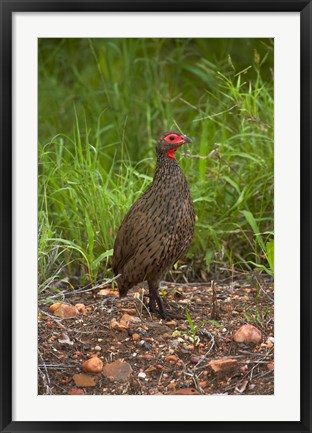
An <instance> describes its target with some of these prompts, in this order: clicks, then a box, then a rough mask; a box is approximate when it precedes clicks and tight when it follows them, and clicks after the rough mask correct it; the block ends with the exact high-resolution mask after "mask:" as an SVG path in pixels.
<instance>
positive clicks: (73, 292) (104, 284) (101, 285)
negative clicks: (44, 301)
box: [49, 274, 121, 299]
mask: <svg viewBox="0 0 312 433" xmlns="http://www.w3.org/2000/svg"><path fill="white" fill-rule="evenodd" d="M120 276H121V274H118V275H116V276H115V277H113V278H111V279H110V280H107V281H105V282H104V283H101V284H97V285H96V286H93V287H90V288H89V289H80V290H70V291H65V292H61V293H57V294H56V295H53V296H49V299H53V298H58V297H59V296H64V295H77V294H79V293H84V292H91V291H92V290H97V289H101V288H102V287H105V286H107V285H108V284H110V283H112V282H113V281H115V280H117V278H119V277H120Z"/></svg>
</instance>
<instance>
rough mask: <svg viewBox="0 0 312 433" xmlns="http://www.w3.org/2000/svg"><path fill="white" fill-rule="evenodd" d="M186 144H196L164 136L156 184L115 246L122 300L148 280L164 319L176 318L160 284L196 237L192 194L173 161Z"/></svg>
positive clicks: (159, 146) (152, 304) (124, 224)
mask: <svg viewBox="0 0 312 433" xmlns="http://www.w3.org/2000/svg"><path fill="white" fill-rule="evenodd" d="M173 137H174V138H173ZM186 142H191V140H190V139H189V138H188V137H185V136H184V135H182V134H180V133H179V132H178V131H167V132H165V133H164V134H162V136H161V137H160V139H159V140H158V142H157V144H156V155H157V167H156V172H155V175H154V179H153V182H152V184H151V186H150V187H149V188H148V190H147V191H146V192H145V193H144V194H143V195H142V196H141V197H140V198H139V199H138V200H137V201H136V202H135V203H134V204H133V206H132V207H131V208H130V210H129V212H128V213H127V215H126V216H125V218H124V220H123V222H122V224H121V226H120V228H119V231H118V233H117V237H116V241H115V245H114V255H113V271H114V273H115V274H121V277H120V278H119V279H118V281H117V284H118V288H119V294H120V296H125V295H126V294H127V292H128V290H129V289H131V287H133V286H134V285H136V284H138V283H140V282H143V281H147V282H148V287H149V297H150V304H149V307H150V310H151V311H153V312H159V313H160V314H161V315H162V316H163V317H167V316H171V314H170V312H168V311H167V310H166V309H165V308H164V306H163V304H162V301H161V299H160V297H159V294H158V287H159V282H160V279H161V278H162V277H163V276H164V274H165V273H166V272H167V271H168V270H169V269H170V268H171V266H172V265H173V264H174V263H175V262H176V261H177V260H178V259H179V258H180V257H181V256H182V255H183V254H184V253H185V252H186V250H187V249H188V247H189V245H190V243H191V241H192V237H193V233H194V224H195V213H194V207H193V202H192V198H191V194H190V191H189V188H188V184H187V181H186V178H185V176H184V174H183V171H182V170H181V168H180V166H179V164H178V162H177V160H176V159H175V158H174V152H175V151H176V150H177V148H178V147H180V146H181V145H182V144H184V143H186ZM156 305H157V306H158V308H159V310H157V308H156Z"/></svg>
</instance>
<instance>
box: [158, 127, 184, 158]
mask: <svg viewBox="0 0 312 433" xmlns="http://www.w3.org/2000/svg"><path fill="white" fill-rule="evenodd" d="M184 143H192V140H191V139H190V138H188V137H187V136H186V135H183V134H181V132H179V131H166V132H164V133H163V134H161V136H160V137H159V140H158V141H157V144H156V151H157V153H158V154H166V155H167V157H168V158H169V159H174V158H175V156H174V153H175V151H176V150H177V149H178V147H180V146H182V144H184Z"/></svg>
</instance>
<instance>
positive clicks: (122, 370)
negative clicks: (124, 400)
mask: <svg viewBox="0 0 312 433" xmlns="http://www.w3.org/2000/svg"><path fill="white" fill-rule="evenodd" d="M131 373H132V368H131V365H130V364H128V363H127V362H125V361H122V360H121V359H117V361H114V362H112V363H110V364H106V365H105V366H104V368H103V375H104V376H106V377H111V378H113V380H120V381H123V380H126V379H128V377H129V376H130V374H131Z"/></svg>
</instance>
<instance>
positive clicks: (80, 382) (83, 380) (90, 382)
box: [73, 373, 96, 388]
mask: <svg viewBox="0 0 312 433" xmlns="http://www.w3.org/2000/svg"><path fill="white" fill-rule="evenodd" d="M73 379H74V382H75V385H76V386H79V387H81V388H86V387H89V386H95V385H96V383H95V380H94V378H93V377H92V376H89V375H87V374H83V373H79V374H74V376H73Z"/></svg>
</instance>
